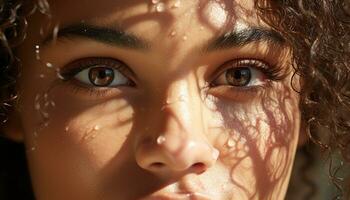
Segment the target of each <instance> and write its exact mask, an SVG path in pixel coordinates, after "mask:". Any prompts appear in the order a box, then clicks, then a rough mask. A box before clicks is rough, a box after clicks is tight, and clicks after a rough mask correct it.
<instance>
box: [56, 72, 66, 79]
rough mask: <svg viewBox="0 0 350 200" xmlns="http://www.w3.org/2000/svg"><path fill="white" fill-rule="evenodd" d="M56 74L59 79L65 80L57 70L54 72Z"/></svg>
mask: <svg viewBox="0 0 350 200" xmlns="http://www.w3.org/2000/svg"><path fill="white" fill-rule="evenodd" d="M56 75H57V77H58V78H59V79H61V80H65V78H64V77H63V76H62V74H61V73H60V72H59V71H58V72H57V73H56Z"/></svg>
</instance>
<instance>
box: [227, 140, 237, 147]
mask: <svg viewBox="0 0 350 200" xmlns="http://www.w3.org/2000/svg"><path fill="white" fill-rule="evenodd" d="M235 144H236V142H235V141H234V140H233V139H232V138H230V139H228V141H227V146H228V147H230V148H232V147H234V146H235Z"/></svg>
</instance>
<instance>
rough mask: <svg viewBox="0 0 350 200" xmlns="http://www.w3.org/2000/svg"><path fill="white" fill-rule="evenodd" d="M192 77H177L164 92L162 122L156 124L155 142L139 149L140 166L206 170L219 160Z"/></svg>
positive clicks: (178, 170)
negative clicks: (206, 129)
mask: <svg viewBox="0 0 350 200" xmlns="http://www.w3.org/2000/svg"><path fill="white" fill-rule="evenodd" d="M191 83H193V81H191V80H178V81H176V82H173V83H171V84H170V85H169V86H168V87H167V88H166V90H164V91H163V97H162V98H161V105H160V107H161V109H160V110H161V112H160V117H159V118H158V119H159V122H156V123H154V126H155V128H154V129H153V130H155V132H154V133H153V134H152V138H153V139H152V140H153V141H152V142H147V143H145V144H147V145H144V146H142V143H140V144H141V146H139V147H140V148H139V149H138V151H137V154H136V160H137V162H138V163H139V165H140V166H141V167H142V168H144V169H147V170H150V171H152V172H155V173H158V172H160V173H163V174H164V172H165V174H171V173H172V172H185V171H188V170H190V171H193V170H194V171H195V172H196V173H200V172H203V171H204V170H205V169H207V168H209V167H210V166H211V165H212V164H213V162H215V161H216V159H217V157H216V155H217V153H216V152H215V149H214V148H213V147H212V146H211V144H210V142H209V141H208V139H207V137H206V134H205V132H204V131H205V128H204V126H205V123H204V122H203V120H202V117H201V116H202V113H201V101H200V96H199V94H198V92H196V86H195V85H191Z"/></svg>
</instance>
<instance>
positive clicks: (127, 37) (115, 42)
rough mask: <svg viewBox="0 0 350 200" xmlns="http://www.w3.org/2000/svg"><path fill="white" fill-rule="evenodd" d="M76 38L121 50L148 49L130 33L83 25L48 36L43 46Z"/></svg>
mask: <svg viewBox="0 0 350 200" xmlns="http://www.w3.org/2000/svg"><path fill="white" fill-rule="evenodd" d="M76 37H83V38H88V39H92V40H95V41H98V42H102V43H105V44H107V45H112V46H116V47H122V48H130V49H141V50H143V49H147V48H148V47H149V45H148V42H146V41H145V40H143V39H140V38H138V37H137V36H135V35H132V34H130V33H126V32H125V31H123V30H121V29H118V28H110V27H99V26H95V25H89V24H85V23H79V24H73V25H70V26H67V27H65V28H62V29H60V30H59V31H58V33H57V37H56V38H54V37H53V36H52V35H50V36H49V37H47V38H46V39H45V40H44V41H43V44H44V45H45V44H47V43H50V42H51V41H53V40H56V39H60V38H66V39H72V38H76Z"/></svg>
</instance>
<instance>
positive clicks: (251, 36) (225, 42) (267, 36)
mask: <svg viewBox="0 0 350 200" xmlns="http://www.w3.org/2000/svg"><path fill="white" fill-rule="evenodd" d="M252 42H268V43H272V44H277V45H278V46H283V45H284V43H285V40H284V38H283V37H282V36H281V35H280V34H279V33H278V32H276V31H274V30H269V29H263V28H257V27H251V28H246V29H243V30H239V31H231V32H228V33H226V34H224V35H222V36H219V37H218V38H217V39H215V40H214V41H212V42H211V43H209V45H208V46H206V47H205V48H204V51H205V52H208V51H214V50H222V49H229V48H236V47H241V46H245V45H247V44H249V43H252Z"/></svg>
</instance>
